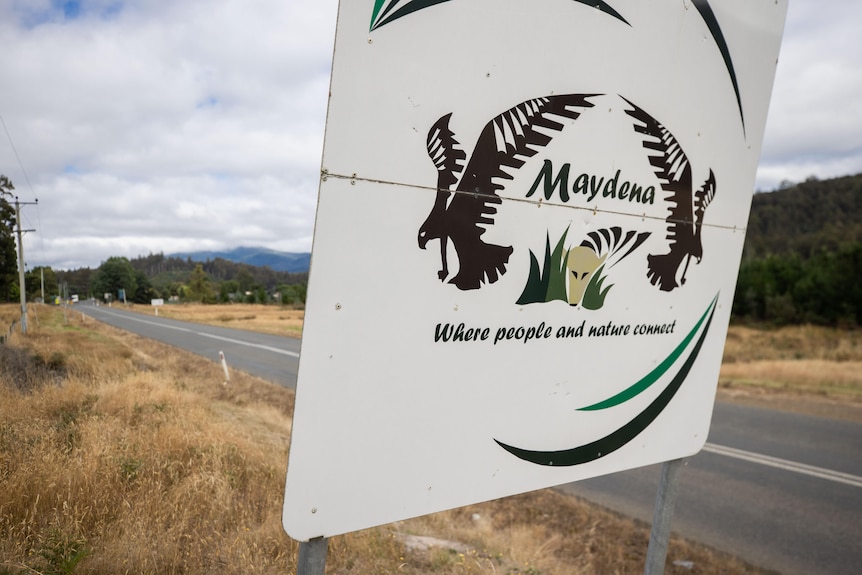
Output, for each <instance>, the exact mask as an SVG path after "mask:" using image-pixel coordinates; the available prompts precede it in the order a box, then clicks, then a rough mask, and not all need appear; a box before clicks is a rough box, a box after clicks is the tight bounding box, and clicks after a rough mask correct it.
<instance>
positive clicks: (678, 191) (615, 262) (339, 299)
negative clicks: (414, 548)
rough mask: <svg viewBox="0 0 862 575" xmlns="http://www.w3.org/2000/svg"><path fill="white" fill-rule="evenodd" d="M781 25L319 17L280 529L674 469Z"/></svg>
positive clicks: (718, 333) (614, 13)
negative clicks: (302, 299)
mask: <svg viewBox="0 0 862 575" xmlns="http://www.w3.org/2000/svg"><path fill="white" fill-rule="evenodd" d="M786 9H787V3H786V0H780V1H778V2H751V1H750V0H728V1H724V2H721V3H717V2H707V1H705V0H700V1H695V2H678V1H671V0H661V1H657V2H623V1H616V2H610V1H609V2H598V3H597V2H594V1H590V2H586V1H577V0H541V1H539V0H531V1H527V0H473V1H471V2H467V1H464V0H450V1H444V2H439V1H438V2H428V1H423V0H413V1H412V2H401V3H399V2H396V1H392V0H389V1H386V0H376V1H371V0H368V1H364V2H362V1H357V2H342V3H341V6H340V8H339V19H338V30H337V33H336V46H335V55H334V63H333V74H332V85H331V99H330V104H329V112H328V117H327V126H326V136H325V145H324V154H323V163H322V174H321V183H320V196H319V204H318V212H317V222H316V227H315V239H314V249H313V258H312V264H311V277H310V289H309V294H308V301H307V308H306V321H305V328H304V335H303V344H302V357H301V360H300V367H299V374H298V384H297V398H296V411H295V415H294V427H293V433H292V439H291V447H290V456H289V464H288V473H287V483H286V492H285V506H284V518H283V519H284V526H285V529H286V531H287V532H288V534H290V535H291V536H292V537H294V538H296V539H299V540H303V541H305V540H309V539H312V538H315V537H319V536H325V537H328V536H331V535H337V534H340V533H345V532H349V531H354V530H357V529H362V528H365V527H370V526H374V525H378V524H383V523H388V522H392V521H395V520H398V519H403V518H407V517H412V516H416V515H421V514H426V513H431V512H435V511H440V510H443V509H448V508H453V507H458V506H462V505H466V504H470V503H475V502H479V501H485V500H489V499H494V498H498V497H502V496H507V495H512V494H515V493H520V492H524V491H529V490H534V489H539V488H543V487H548V486H553V485H558V484H561V483H565V482H570V481H575V480H579V479H584V478H587V477H593V476H597V475H602V474H607V473H612V472H616V471H620V470H623V469H628V468H632V467H637V466H642V465H647V464H652V463H656V462H660V461H666V460H670V459H677V458H680V457H685V456H688V455H692V454H694V453H696V452H697V451H698V450H700V448H701V447H702V446H703V444H704V442H705V440H706V436H707V433H708V430H709V422H710V418H711V413H712V407H713V399H714V394H715V389H716V383H717V379H718V370H719V366H720V363H721V354H722V349H723V344H724V338H725V335H726V330H727V323H728V320H729V316H730V308H731V303H732V299H733V293H734V286H735V281H736V275H737V271H738V266H739V260H740V257H741V253H742V246H743V239H744V235H745V227H746V222H747V219H748V211H749V207H750V202H751V194H752V190H753V185H754V175H755V170H756V167H757V161H758V156H759V152H760V147H761V141H762V134H763V129H764V124H765V119H766V110H767V105H768V102H769V95H770V91H771V86H772V78H773V74H774V70H775V65H776V59H777V55H778V48H779V44H780V38H781V33H782V28H783V23H784V16H785V13H786Z"/></svg>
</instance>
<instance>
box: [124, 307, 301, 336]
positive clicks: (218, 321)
mask: <svg viewBox="0 0 862 575" xmlns="http://www.w3.org/2000/svg"><path fill="white" fill-rule="evenodd" d="M125 309H129V310H131V311H135V312H138V313H143V314H149V315H153V314H155V310H154V308H153V307H152V306H145V305H140V304H137V305H135V304H132V305H129V306H127V307H126V308H125ZM158 313H159V316H161V317H167V318H171V319H178V320H181V321H191V322H196V323H204V324H209V325H217V326H221V327H230V328H235V329H245V330H249V331H259V332H263V333H271V334H273V335H287V336H291V337H300V336H302V321H303V319H305V310H302V309H295V308H291V307H287V306H277V305H254V304H245V303H234V304H226V305H205V304H194V303H191V304H188V303H183V304H168V305H163V306H160V307H159V312H158Z"/></svg>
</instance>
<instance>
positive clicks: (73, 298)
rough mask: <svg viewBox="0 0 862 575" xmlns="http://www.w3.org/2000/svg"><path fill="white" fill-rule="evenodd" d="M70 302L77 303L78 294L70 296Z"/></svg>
mask: <svg viewBox="0 0 862 575" xmlns="http://www.w3.org/2000/svg"><path fill="white" fill-rule="evenodd" d="M72 303H78V296H77V294H76V295H73V296H72Z"/></svg>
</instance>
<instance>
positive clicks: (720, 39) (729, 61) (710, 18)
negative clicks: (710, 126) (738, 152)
mask: <svg viewBox="0 0 862 575" xmlns="http://www.w3.org/2000/svg"><path fill="white" fill-rule="evenodd" d="M692 3H693V4H694V7H695V8H697V11H698V12H700V16H701V18H703V21H704V22H706V27H707V28H709V32H710V33H711V34H712V39H713V40H715V44H716V46H718V51H719V52H721V57H722V58H724V66H725V67H726V68H727V73H728V74H730V81H731V83H732V84H733V91H734V93H735V94H736V105H737V106H739V119H740V120H741V121H742V131H743V133H745V114H743V113H742V97H741V96H740V95H739V83H738V82H737V81H736V72H735V71H734V69H733V58H731V57H730V49H729V48H728V47H727V41H726V40H725V39H724V34H723V33H722V32H721V26H719V25H718V19H717V18H716V17H715V12H713V11H712V6H710V5H709V0H693V1H692Z"/></svg>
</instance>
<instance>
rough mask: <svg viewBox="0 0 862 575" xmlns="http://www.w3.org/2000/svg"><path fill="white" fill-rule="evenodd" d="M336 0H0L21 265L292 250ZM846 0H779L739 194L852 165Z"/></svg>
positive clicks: (855, 53)
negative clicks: (764, 99) (753, 161)
mask: <svg viewBox="0 0 862 575" xmlns="http://www.w3.org/2000/svg"><path fill="white" fill-rule="evenodd" d="M336 8H337V1H336V0H78V1H65V2H64V1H59V0H0V46H2V48H0V118H2V124H0V173H2V174H5V175H7V176H9V178H10V179H11V180H12V181H13V182H14V184H15V187H16V190H15V192H16V193H17V194H18V196H19V197H20V199H21V200H22V201H27V202H31V201H33V200H34V199H36V198H38V199H39V205H38V206H26V207H25V209H24V218H23V222H24V225H25V227H26V228H31V229H36V231H35V232H31V233H28V234H27V235H26V238H25V253H26V260H27V264H28V267H35V266H39V265H49V266H53V267H54V268H56V269H70V268H76V267H83V266H90V267H96V266H98V265H99V264H100V262H102V261H104V260H105V259H106V258H108V257H109V256H112V255H122V256H126V257H130V258H131V257H135V256H137V255H146V254H148V253H151V252H152V253H158V252H164V253H166V254H167V253H173V252H179V251H197V250H210V249H224V248H232V247H237V246H265V247H268V248H271V249H277V250H282V251H293V252H301V251H309V250H310V248H311V237H312V231H313V222H314V209H315V203H316V194H317V181H318V171H319V167H320V155H321V149H322V142H323V125H324V121H325V115H326V93H327V89H328V85H329V69H330V64H331V55H332V44H333V37H334V32H335V13H336ZM860 22H862V2H859V0H830V1H829V2H827V3H824V2H822V1H818V0H790V10H789V14H788V21H787V28H786V32H785V37H784V42H783V44H782V50H781V58H780V62H779V65H778V72H777V76H776V83H775V89H774V93H773V97H772V104H771V107H770V115H769V120H768V124H767V132H766V139H765V143H764V149H763V153H762V158H761V164H760V168H759V170H758V177H757V183H756V188H757V189H759V190H772V189H774V188H776V187H777V186H778V185H779V183H780V182H782V181H783V180H789V181H800V180H804V179H805V178H807V177H809V176H816V177H818V178H829V177H834V176H841V175H847V174H853V173H859V172H862V97H860V94H862V43H860V40H859V33H858V31H859V26H860Z"/></svg>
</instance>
